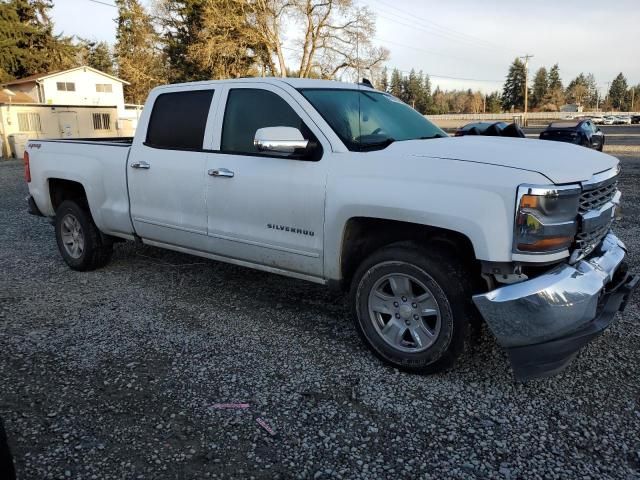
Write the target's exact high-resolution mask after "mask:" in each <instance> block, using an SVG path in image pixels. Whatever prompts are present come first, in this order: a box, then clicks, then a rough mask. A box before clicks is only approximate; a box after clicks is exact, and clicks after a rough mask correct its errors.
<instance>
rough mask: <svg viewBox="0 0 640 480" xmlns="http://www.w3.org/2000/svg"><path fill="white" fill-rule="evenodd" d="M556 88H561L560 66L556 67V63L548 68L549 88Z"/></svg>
mask: <svg viewBox="0 0 640 480" xmlns="http://www.w3.org/2000/svg"><path fill="white" fill-rule="evenodd" d="M556 88H563V87H562V79H561V78H560V67H558V64H557V63H556V64H555V65H554V66H553V67H551V70H549V90H555V89H556Z"/></svg>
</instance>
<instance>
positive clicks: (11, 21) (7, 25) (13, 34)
mask: <svg viewBox="0 0 640 480" xmlns="http://www.w3.org/2000/svg"><path fill="white" fill-rule="evenodd" d="M25 35H26V26H25V25H23V24H22V23H21V22H20V18H19V17H18V12H17V11H16V9H15V7H14V5H12V4H10V3H8V2H0V81H2V82H5V81H8V80H12V79H14V78H15V72H17V71H18V70H19V69H20V68H21V65H22V63H23V62H24V57H25V54H26V53H27V52H25V51H24V50H23V49H22V48H21V46H20V44H21V42H22V41H24V37H25Z"/></svg>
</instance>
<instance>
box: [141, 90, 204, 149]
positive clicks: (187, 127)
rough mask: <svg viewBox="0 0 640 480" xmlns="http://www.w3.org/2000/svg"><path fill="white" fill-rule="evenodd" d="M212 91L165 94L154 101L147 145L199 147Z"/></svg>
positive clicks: (177, 147) (202, 137)
mask: <svg viewBox="0 0 640 480" xmlns="http://www.w3.org/2000/svg"><path fill="white" fill-rule="evenodd" d="M212 98H213V90H190V91H187V92H173V93H163V94H161V95H158V98H156V101H155V102H154V104H153V110H152V111H151V119H150V120H149V127H148V128H147V141H146V144H147V145H149V146H150V147H156V148H167V149H171V150H200V149H202V143H203V140H204V131H205V129H206V127H207V117H208V116H209V107H210V105H211V99H212Z"/></svg>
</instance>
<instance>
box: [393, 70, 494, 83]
mask: <svg viewBox="0 0 640 480" xmlns="http://www.w3.org/2000/svg"><path fill="white" fill-rule="evenodd" d="M394 70H398V71H399V72H400V73H406V74H407V75H410V74H411V72H408V71H407V70H400V69H398V68H395V69H394ZM425 75H427V76H428V77H434V78H444V79H446V80H463V81H465V82H487V83H503V82H504V80H489V79H483V78H466V77H454V76H451V75H437V74H435V73H428V72H427V73H425Z"/></svg>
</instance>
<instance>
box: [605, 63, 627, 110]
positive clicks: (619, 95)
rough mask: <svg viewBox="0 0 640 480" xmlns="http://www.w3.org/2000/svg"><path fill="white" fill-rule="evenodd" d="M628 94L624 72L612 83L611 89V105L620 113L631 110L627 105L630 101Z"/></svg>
mask: <svg viewBox="0 0 640 480" xmlns="http://www.w3.org/2000/svg"><path fill="white" fill-rule="evenodd" d="M628 93H629V92H628V86H627V79H626V78H625V77H624V75H623V74H622V72H620V73H619V74H618V76H617V77H616V78H614V79H613V82H611V87H610V88H609V103H610V104H611V105H612V106H613V108H617V109H618V110H620V111H625V110H627V109H628V108H629V107H628V105H627V103H628V100H630V98H628V97H630V96H629V95H628Z"/></svg>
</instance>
